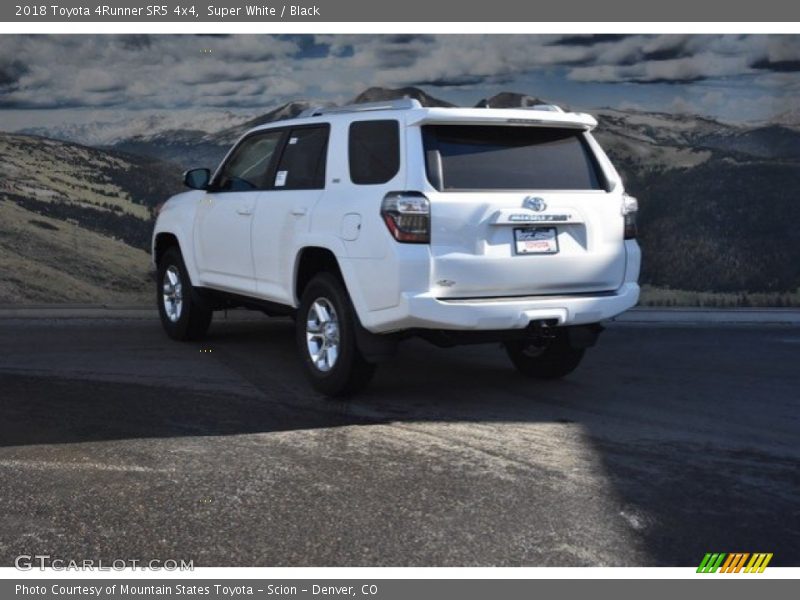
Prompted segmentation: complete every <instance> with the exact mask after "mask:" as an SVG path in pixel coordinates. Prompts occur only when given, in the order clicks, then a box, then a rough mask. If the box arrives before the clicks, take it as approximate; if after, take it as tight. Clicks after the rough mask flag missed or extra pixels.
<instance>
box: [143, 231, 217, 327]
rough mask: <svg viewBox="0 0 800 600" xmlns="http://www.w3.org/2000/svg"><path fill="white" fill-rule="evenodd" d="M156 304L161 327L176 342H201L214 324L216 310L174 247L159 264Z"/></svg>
mask: <svg viewBox="0 0 800 600" xmlns="http://www.w3.org/2000/svg"><path fill="white" fill-rule="evenodd" d="M156 301H157V302H158V314H159V315H160V316H161V325H162V326H163V327H164V331H166V332H167V335H168V336H169V337H171V338H172V339H175V340H199V339H201V338H202V337H203V336H205V334H206V332H207V331H208V327H209V325H210V324H211V317H212V314H213V313H212V311H211V310H210V309H208V308H207V307H206V306H204V305H203V303H202V302H201V300H200V298H199V297H198V295H197V292H196V291H195V289H194V288H193V287H192V282H191V281H190V280H189V274H188V272H187V271H186V265H185V264H184V263H183V257H182V256H181V253H180V251H179V250H178V249H177V248H175V247H173V248H170V249H168V250H167V251H166V252H164V255H163V256H162V257H161V259H160V260H159V262H158V277H157V281H156Z"/></svg>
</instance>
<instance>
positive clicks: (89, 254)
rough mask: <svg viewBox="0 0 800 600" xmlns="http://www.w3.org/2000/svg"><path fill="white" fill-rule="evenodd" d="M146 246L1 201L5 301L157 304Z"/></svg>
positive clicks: (0, 293)
mask: <svg viewBox="0 0 800 600" xmlns="http://www.w3.org/2000/svg"><path fill="white" fill-rule="evenodd" d="M148 270H149V256H148V255H147V253H146V252H144V251H143V250H140V249H137V248H132V247H131V246H129V245H127V244H125V243H123V242H121V241H118V240H114V239H111V238H109V237H106V236H104V235H101V234H98V233H95V232H92V231H88V230H86V229H83V228H81V227H77V226H75V225H72V224H69V223H65V222H64V221H60V220H56V219H52V218H49V217H45V216H41V215H37V214H35V213H32V212H30V211H28V210H25V209H24V208H22V207H19V206H17V205H16V204H14V203H13V202H10V201H7V200H0V273H2V277H0V303H4V304H5V303H19V304H28V303H59V302H78V303H88V302H91V303H124V304H142V303H148V302H152V297H151V296H152V294H151V290H152V283H151V279H150V276H149V273H148Z"/></svg>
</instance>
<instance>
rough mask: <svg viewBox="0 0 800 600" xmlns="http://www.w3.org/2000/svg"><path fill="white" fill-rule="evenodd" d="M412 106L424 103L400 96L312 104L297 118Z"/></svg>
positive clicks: (417, 106) (420, 105)
mask: <svg viewBox="0 0 800 600" xmlns="http://www.w3.org/2000/svg"><path fill="white" fill-rule="evenodd" d="M412 108H422V104H420V103H419V100H417V99H416V98H399V99H398V100H387V101H386V102H362V103H360V104H347V105H345V106H312V107H311V108H307V109H306V110H304V111H303V112H301V113H300V114H299V115H297V118H298V119H303V118H306V117H319V116H320V115H330V114H336V113H351V112H366V111H370V110H409V109H412Z"/></svg>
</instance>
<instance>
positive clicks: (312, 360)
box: [153, 99, 640, 396]
mask: <svg viewBox="0 0 800 600" xmlns="http://www.w3.org/2000/svg"><path fill="white" fill-rule="evenodd" d="M596 124H597V122H596V121H595V120H594V118H592V117H591V116H589V115H586V114H579V113H567V112H563V111H562V110H561V109H559V108H558V107H556V106H552V105H539V106H534V107H532V108H527V109H491V108H424V107H422V106H421V105H420V104H419V103H418V102H417V101H416V100H411V99H404V100H398V101H392V102H385V103H373V104H361V105H354V106H346V107H340V108H326V109H310V110H308V111H306V112H304V113H302V114H301V115H300V116H299V117H298V118H296V119H291V120H288V121H280V122H276V123H270V124H267V125H263V126H260V127H257V128H255V129H253V130H251V131H250V132H248V133H247V134H246V135H244V136H243V137H242V138H241V139H240V140H239V141H238V142H237V143H236V145H235V146H234V147H233V149H232V150H231V151H230V152H229V153H228V155H227V156H226V158H225V159H224V160H223V161H222V164H221V165H220V166H219V168H217V170H216V171H215V172H214V173H213V174H212V173H211V172H210V171H209V170H208V169H195V170H192V171H188V172H187V173H186V174H185V183H186V185H187V186H188V187H190V188H193V189H192V191H189V192H185V193H182V194H178V195H176V196H174V197H173V198H171V199H170V200H169V201H167V202H166V203H165V204H164V206H163V208H162V209H161V211H160V214H159V216H158V220H157V221H156V225H155V232H154V234H153V259H154V262H155V264H156V267H157V269H158V284H157V292H158V306H159V311H160V314H161V321H162V323H163V325H164V328H165V329H166V331H167V333H168V334H169V335H170V336H171V337H173V338H176V339H181V340H184V339H197V338H199V337H201V336H202V335H203V334H205V332H206V330H207V329H208V326H209V323H210V322H211V316H212V312H213V311H214V310H219V309H223V308H228V307H233V306H244V307H247V308H253V309H258V310H262V311H264V312H266V313H267V314H269V315H290V316H293V317H294V318H295V322H296V329H297V336H296V337H297V344H298V347H299V350H300V353H301V355H302V357H303V364H304V366H305V370H306V372H307V373H308V375H309V377H310V380H311V382H312V384H313V385H314V387H315V388H316V389H317V390H319V391H321V392H323V393H325V394H328V395H332V396H344V395H347V394H351V393H353V392H355V391H357V390H358V389H360V388H362V387H363V386H364V385H365V384H366V383H367V382H368V381H369V379H370V378H371V376H372V374H373V372H374V370H375V363H377V362H379V361H380V360H381V359H385V358H387V357H390V356H391V355H392V353H393V351H394V350H395V347H396V345H397V342H398V341H399V340H402V339H404V338H407V337H410V336H419V337H422V338H424V339H426V340H428V341H430V342H433V343H435V344H437V345H444V346H450V345H454V344H464V343H484V342H502V343H504V345H505V348H506V350H507V352H508V355H509V357H510V358H511V361H512V363H513V364H514V365H515V366H516V367H517V369H519V370H520V371H521V372H522V373H524V374H526V375H529V376H533V377H539V378H556V377H561V376H563V375H566V374H567V373H569V372H571V371H572V370H573V369H575V367H577V365H578V363H579V362H580V360H581V358H582V356H583V353H584V350H585V348H587V347H589V346H592V345H593V344H594V343H595V341H596V339H597V336H598V334H599V332H600V331H601V330H602V327H601V326H600V324H599V323H600V322H601V321H602V320H604V319H608V318H610V317H613V316H615V315H617V314H619V313H621V312H623V311H625V310H627V309H628V308H630V307H632V306H633V305H635V304H636V302H637V300H638V297H639V286H638V284H637V279H638V276H639V265H640V252H639V246H638V244H637V243H636V240H635V237H636V220H635V217H636V210H637V204H636V200H635V199H633V198H631V197H630V196H627V195H626V194H625V192H624V191H623V186H622V181H621V180H620V177H619V175H618V173H617V172H616V170H615V169H614V167H613V166H612V165H611V163H610V161H609V160H608V158H607V156H606V155H605V153H604V152H603V150H602V149H601V148H600V146H599V145H598V144H597V142H596V141H595V140H594V138H593V137H592V135H591V134H590V131H591V130H592V129H593V128H594V127H595V126H596Z"/></svg>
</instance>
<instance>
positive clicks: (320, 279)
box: [295, 273, 375, 397]
mask: <svg viewBox="0 0 800 600" xmlns="http://www.w3.org/2000/svg"><path fill="white" fill-rule="evenodd" d="M357 318H358V317H357V316H356V314H355V311H354V310H353V305H352V304H351V302H350V298H349V297H348V295H347V291H346V290H345V288H344V286H343V285H342V283H341V282H340V281H339V279H337V278H336V277H335V276H333V275H332V274H330V273H320V274H319V275H316V276H315V277H314V278H313V279H312V280H311V281H310V282H309V283H308V285H307V286H306V288H305V289H304V290H303V295H302V299H301V301H300V308H299V309H298V311H297V317H296V321H295V327H296V329H295V331H296V339H297V347H298V350H299V351H300V355H301V356H302V360H303V366H304V368H305V371H306V374H307V376H308V378H309V380H310V381H311V385H312V386H314V389H316V390H317V391H319V392H321V393H323V394H325V395H327V396H332V397H344V396H349V395H352V394H354V393H356V392H358V391H360V390H361V389H363V388H364V387H365V386H366V385H367V384H368V383H369V381H370V379H372V376H373V374H374V373H375V365H374V364H372V363H369V362H367V361H366V360H365V359H364V356H363V355H362V354H361V351H360V350H359V349H358V345H357V344H356V333H355V328H356V319H357Z"/></svg>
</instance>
